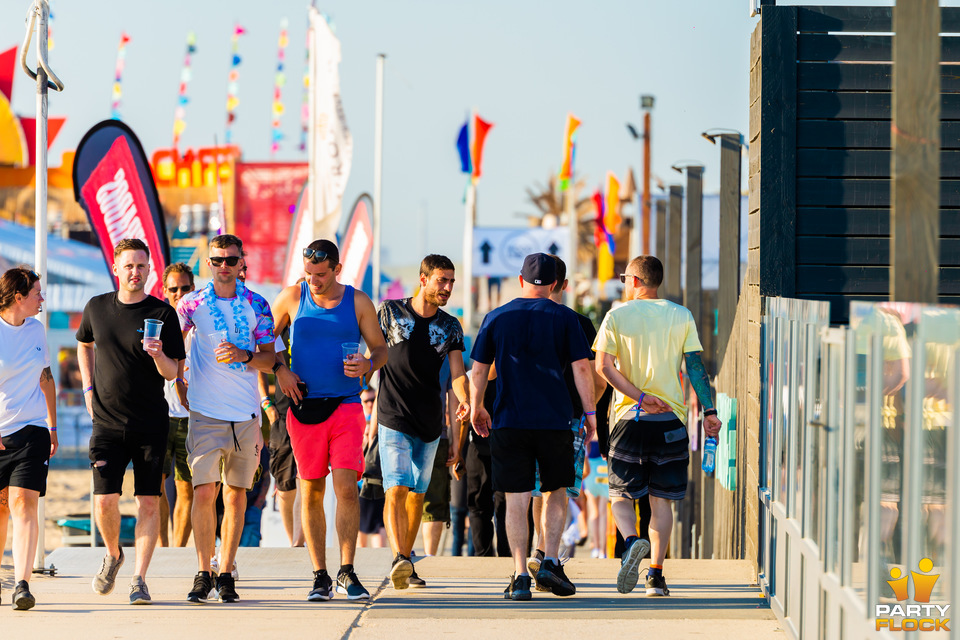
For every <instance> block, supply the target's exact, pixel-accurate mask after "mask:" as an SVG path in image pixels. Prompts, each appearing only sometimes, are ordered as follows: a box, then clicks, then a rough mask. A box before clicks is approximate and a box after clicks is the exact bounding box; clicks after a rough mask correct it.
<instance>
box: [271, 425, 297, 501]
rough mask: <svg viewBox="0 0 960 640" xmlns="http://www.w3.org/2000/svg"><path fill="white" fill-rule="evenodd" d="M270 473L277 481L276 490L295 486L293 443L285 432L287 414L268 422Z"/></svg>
mask: <svg viewBox="0 0 960 640" xmlns="http://www.w3.org/2000/svg"><path fill="white" fill-rule="evenodd" d="M269 448H270V475H272V476H273V479H274V480H276V482H277V490H279V491H293V490H294V489H296V488H297V461H296V459H295V458H294V457H293V445H291V444H290V434H289V433H288V432H287V414H286V412H283V413H281V414H280V419H279V420H277V421H276V422H271V423H270V444H269Z"/></svg>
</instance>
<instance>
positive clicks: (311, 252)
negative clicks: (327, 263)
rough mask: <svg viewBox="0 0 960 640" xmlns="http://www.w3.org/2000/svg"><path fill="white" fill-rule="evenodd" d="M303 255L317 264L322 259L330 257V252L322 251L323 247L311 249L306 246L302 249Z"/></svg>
mask: <svg viewBox="0 0 960 640" xmlns="http://www.w3.org/2000/svg"><path fill="white" fill-rule="evenodd" d="M303 257H304V258H306V259H307V260H309V261H310V262H312V263H313V264H319V263H321V262H323V261H324V260H329V259H330V254H329V253H327V252H326V251H324V250H323V249H311V248H309V247H307V248H306V249H304V250H303Z"/></svg>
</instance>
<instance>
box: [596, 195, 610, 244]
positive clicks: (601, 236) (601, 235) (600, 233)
mask: <svg viewBox="0 0 960 640" xmlns="http://www.w3.org/2000/svg"><path fill="white" fill-rule="evenodd" d="M593 205H594V206H595V207H596V208H597V215H596V217H595V218H594V222H595V223H596V227H595V228H594V230H593V244H595V245H597V247H600V245H602V244H603V243H604V242H606V241H607V227H606V225H605V223H604V221H603V214H604V213H605V211H606V207H605V206H604V202H603V193H602V192H601V191H600V190H599V189H597V190H596V191H595V192H594V193H593Z"/></svg>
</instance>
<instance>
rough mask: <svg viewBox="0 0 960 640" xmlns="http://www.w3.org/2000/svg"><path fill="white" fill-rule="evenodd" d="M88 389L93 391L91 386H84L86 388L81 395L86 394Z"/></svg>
mask: <svg viewBox="0 0 960 640" xmlns="http://www.w3.org/2000/svg"><path fill="white" fill-rule="evenodd" d="M88 391H93V386H89V387H86V388H85V389H84V390H83V395H87V392H88Z"/></svg>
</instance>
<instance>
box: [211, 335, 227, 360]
mask: <svg viewBox="0 0 960 640" xmlns="http://www.w3.org/2000/svg"><path fill="white" fill-rule="evenodd" d="M207 336H208V337H209V338H210V340H211V342H213V344H214V348H217V347H219V346H220V345H221V344H223V343H224V342H227V341H228V340H227V330H226V329H224V330H222V331H214V332H213V333H208V334H207ZM217 362H219V363H221V364H222V363H224V362H226V359H225V357H223V358H221V356H217Z"/></svg>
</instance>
